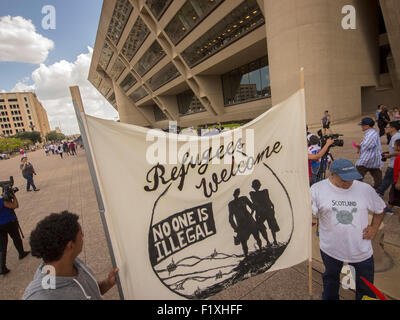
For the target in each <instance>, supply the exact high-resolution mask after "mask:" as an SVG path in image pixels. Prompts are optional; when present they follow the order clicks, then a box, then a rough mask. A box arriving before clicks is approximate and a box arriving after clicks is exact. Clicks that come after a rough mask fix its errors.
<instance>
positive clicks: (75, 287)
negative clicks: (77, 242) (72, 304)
mask: <svg viewBox="0 0 400 320" xmlns="http://www.w3.org/2000/svg"><path fill="white" fill-rule="evenodd" d="M74 266H75V267H76V269H77V270H78V275H77V276H76V277H57V276H56V277H55V280H56V281H55V289H50V288H49V289H46V288H44V286H43V284H42V280H43V278H44V277H45V276H46V274H45V273H42V268H43V267H44V264H43V263H42V264H41V265H40V266H39V268H38V269H37V270H36V273H35V276H34V278H33V281H32V282H31V283H30V284H29V285H28V287H27V288H26V290H25V293H24V295H23V296H22V300H103V298H102V296H101V293H100V289H99V286H98V284H97V281H96V280H95V279H94V277H93V272H92V271H91V270H90V269H89V268H88V267H87V266H86V265H85V264H84V263H83V262H82V261H81V260H80V259H75V262H74ZM44 282H45V283H49V282H50V281H46V279H45V281H44Z"/></svg>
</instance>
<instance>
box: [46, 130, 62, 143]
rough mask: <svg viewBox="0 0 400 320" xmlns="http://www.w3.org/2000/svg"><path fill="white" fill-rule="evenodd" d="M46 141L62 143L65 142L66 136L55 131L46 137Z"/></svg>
mask: <svg viewBox="0 0 400 320" xmlns="http://www.w3.org/2000/svg"><path fill="white" fill-rule="evenodd" d="M46 140H47V141H51V142H56V141H61V140H65V135H64V134H62V133H58V132H56V131H55V130H53V131H50V132H49V133H48V134H47V135H46Z"/></svg>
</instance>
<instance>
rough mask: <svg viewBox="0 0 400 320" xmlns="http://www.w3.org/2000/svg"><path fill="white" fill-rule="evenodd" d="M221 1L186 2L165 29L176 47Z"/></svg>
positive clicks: (194, 0) (201, 0)
mask: <svg viewBox="0 0 400 320" xmlns="http://www.w3.org/2000/svg"><path fill="white" fill-rule="evenodd" d="M222 2H223V0H213V1H210V0H190V1H186V2H185V4H184V5H183V6H182V8H181V9H180V10H179V11H178V13H177V14H176V15H175V17H173V18H172V20H171V22H170V23H169V24H168V25H167V27H166V28H165V32H166V33H167V35H168V36H169V38H170V39H171V41H172V42H173V43H174V44H175V45H176V44H178V43H179V42H180V41H181V40H182V39H183V38H184V37H185V36H186V35H187V34H189V33H190V32H191V31H192V30H193V29H194V28H195V27H196V26H197V25H198V24H199V23H200V22H201V21H202V20H203V19H204V18H206V17H207V16H208V15H209V14H210V13H211V12H212V11H213V10H214V9H215V8H217V7H218V5H219V4H221V3H222Z"/></svg>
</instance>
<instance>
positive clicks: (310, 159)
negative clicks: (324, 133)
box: [308, 136, 335, 185]
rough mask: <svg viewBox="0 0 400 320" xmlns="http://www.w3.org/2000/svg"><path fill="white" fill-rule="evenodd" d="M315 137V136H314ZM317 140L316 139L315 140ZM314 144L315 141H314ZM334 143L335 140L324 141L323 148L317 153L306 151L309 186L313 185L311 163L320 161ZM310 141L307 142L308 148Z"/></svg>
mask: <svg viewBox="0 0 400 320" xmlns="http://www.w3.org/2000/svg"><path fill="white" fill-rule="evenodd" d="M315 137H316V136H315ZM310 139H311V137H310ZM317 139H318V138H317ZM314 142H315V140H314ZM334 142H335V140H333V139H331V138H329V139H327V140H326V143H325V145H324V147H323V148H322V149H321V150H319V151H314V150H310V149H308V177H309V180H310V185H312V184H313V170H312V162H313V161H314V162H318V163H319V161H320V160H321V158H322V157H323V156H324V155H325V153H327V152H328V149H329V147H330V146H331V145H332V144H333V143H334ZM310 143H311V142H310V140H308V146H310ZM317 175H318V172H317V174H316V176H315V179H316V178H317Z"/></svg>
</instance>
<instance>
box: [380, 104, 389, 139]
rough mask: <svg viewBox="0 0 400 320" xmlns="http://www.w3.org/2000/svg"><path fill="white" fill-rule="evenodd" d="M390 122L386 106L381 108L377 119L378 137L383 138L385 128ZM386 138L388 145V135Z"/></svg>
mask: <svg viewBox="0 0 400 320" xmlns="http://www.w3.org/2000/svg"><path fill="white" fill-rule="evenodd" d="M389 122H390V116H389V112H388V108H387V107H386V106H382V111H381V112H380V113H379V119H378V127H379V136H381V137H382V136H384V135H385V128H386V126H387V125H388V124H389ZM386 138H387V143H388V144H389V142H390V138H391V137H390V135H389V134H387V135H386Z"/></svg>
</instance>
